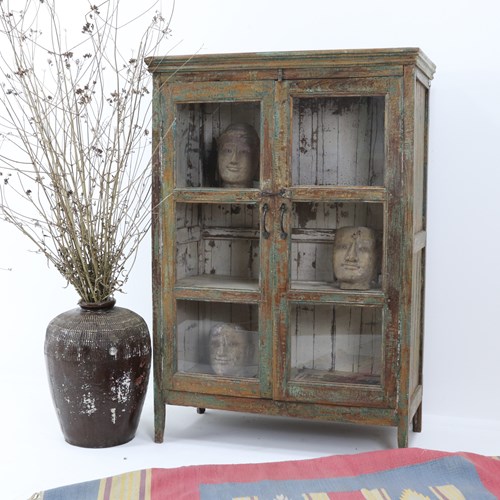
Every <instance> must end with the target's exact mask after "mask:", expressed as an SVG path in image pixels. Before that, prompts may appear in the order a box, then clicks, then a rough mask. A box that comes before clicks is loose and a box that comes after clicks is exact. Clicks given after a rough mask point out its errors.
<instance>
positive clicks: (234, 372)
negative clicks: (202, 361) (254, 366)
mask: <svg viewBox="0 0 500 500" xmlns="http://www.w3.org/2000/svg"><path fill="white" fill-rule="evenodd" d="M209 354H210V365H211V366H212V369H213V371H214V372H215V374H216V375H221V376H229V377H231V376H244V375H245V374H246V373H247V371H248V369H249V367H250V365H251V363H252V358H253V346H252V332H249V331H247V330H244V329H243V328H242V327H241V326H240V325H236V324H234V323H220V324H217V325H215V326H213V327H212V328H211V329H210V338H209Z"/></svg>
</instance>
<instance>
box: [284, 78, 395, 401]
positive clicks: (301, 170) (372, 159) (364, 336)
mask: <svg viewBox="0 0 500 500" xmlns="http://www.w3.org/2000/svg"><path fill="white" fill-rule="evenodd" d="M283 85H284V86H285V89H284V90H282V93H283V95H284V96H286V98H287V102H288V106H286V107H285V109H284V111H283V112H282V114H281V115H279V120H280V123H279V124H278V128H284V129H285V130H287V131H288V134H287V135H288V138H289V141H288V144H283V145H282V148H283V149H285V148H286V150H287V151H288V154H287V158H286V162H282V163H280V165H279V168H280V169H281V170H280V172H279V177H280V179H282V182H283V183H284V184H285V185H284V186H283V187H284V189H285V192H286V196H285V198H286V199H284V200H283V202H282V204H283V205H284V206H285V209H284V212H285V213H286V214H287V216H286V217H283V218H282V222H283V227H284V234H287V235H289V237H288V238H287V239H286V241H278V242H277V245H278V247H280V248H279V251H278V255H279V262H280V263H281V267H282V268H284V269H287V270H288V272H286V273H281V274H280V275H279V276H278V278H277V280H278V289H279V290H282V291H283V292H282V294H281V297H280V300H279V306H278V307H279V313H278V315H277V318H278V319H277V321H278V325H279V326H278V329H277V330H278V332H279V333H278V336H279V341H278V343H277V345H279V348H278V349H277V351H278V352H276V353H275V357H276V365H275V366H276V372H277V376H278V379H279V380H280V383H279V384H277V387H278V392H279V393H280V394H278V395H277V397H278V398H281V399H284V400H294V401H309V402H323V403H339V404H343V403H346V404H355V403H356V401H360V400H363V401H365V402H367V403H368V404H371V405H374V406H376V405H382V404H384V403H387V398H388V397H392V396H390V395H391V394H394V391H393V389H394V385H395V360H396V356H397V354H396V352H395V350H394V349H393V347H392V346H393V345H394V344H395V342H394V340H395V339H396V336H397V314H393V309H392V307H393V306H391V298H392V297H391V291H392V290H396V289H397V288H398V287H397V280H399V276H400V274H399V262H397V261H396V260H392V259H390V252H391V251H393V252H395V253H394V255H399V250H400V244H401V243H400V234H399V233H398V231H397V229H395V228H396V227H397V224H396V223H397V218H398V217H399V214H398V212H396V211H395V210H394V209H393V206H394V204H393V198H391V196H390V195H389V193H397V192H398V189H399V188H398V185H399V182H400V181H399V177H398V176H399V171H400V169H399V168H398V166H399V162H400V158H401V151H400V150H399V143H400V142H399V138H400V134H401V133H402V127H401V86H400V85H401V84H400V83H399V82H398V80H397V79H391V78H380V79H377V78H374V79H363V80H357V79H352V80H343V79H338V80H335V79H332V80H330V81H328V82H321V81H313V82H311V81H306V80H304V81H296V82H285V83H284V84H283ZM389 165H390V168H389Z"/></svg>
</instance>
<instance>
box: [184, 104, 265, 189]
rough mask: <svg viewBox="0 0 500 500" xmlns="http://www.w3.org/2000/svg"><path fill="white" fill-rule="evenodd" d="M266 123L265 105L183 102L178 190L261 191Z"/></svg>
mask: <svg viewBox="0 0 500 500" xmlns="http://www.w3.org/2000/svg"><path fill="white" fill-rule="evenodd" d="M260 121H261V112H260V102H218V103H189V104H178V105H177V107H176V121H175V154H176V160H175V161H176V187H179V188H199V187H233V184H234V183H236V184H237V186H235V187H240V188H258V187H259V163H260V162H259V159H260V146H259V142H260V140H259V133H260ZM242 125H243V127H242ZM219 146H220V147H219ZM219 149H221V151H222V150H224V151H225V155H224V157H223V155H222V154H221V151H219ZM219 166H220V167H221V168H219Z"/></svg>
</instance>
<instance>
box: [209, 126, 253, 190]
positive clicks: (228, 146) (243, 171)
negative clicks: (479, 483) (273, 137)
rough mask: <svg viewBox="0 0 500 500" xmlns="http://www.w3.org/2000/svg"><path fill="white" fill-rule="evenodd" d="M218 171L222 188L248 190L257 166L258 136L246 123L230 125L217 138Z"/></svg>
mask: <svg viewBox="0 0 500 500" xmlns="http://www.w3.org/2000/svg"><path fill="white" fill-rule="evenodd" d="M218 150H219V153H218V159H217V164H218V169H219V174H220V176H221V179H222V183H223V186H224V187H234V188H249V187H252V180H253V177H254V174H255V172H256V171H257V168H258V166H259V136H258V135H257V132H256V131H255V129H254V128H253V127H252V126H251V125H248V124H247V123H238V124H233V125H230V126H229V127H228V128H227V129H226V130H225V131H224V133H223V134H222V135H221V136H220V137H219V142H218Z"/></svg>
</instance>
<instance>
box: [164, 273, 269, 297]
mask: <svg viewBox="0 0 500 500" xmlns="http://www.w3.org/2000/svg"><path fill="white" fill-rule="evenodd" d="M174 292H175V296H176V298H179V299H183V298H197V299H202V298H205V297H210V298H211V299H212V300H214V299H219V298H225V299H226V300H229V299H231V300H238V299H239V300H240V301H247V302H257V301H258V300H259V299H260V291H259V282H258V280H254V279H247V278H237V277H234V276H216V275H207V274H203V275H201V276H189V277H188V278H183V279H181V280H179V281H177V283H176V284H175V287H174Z"/></svg>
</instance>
